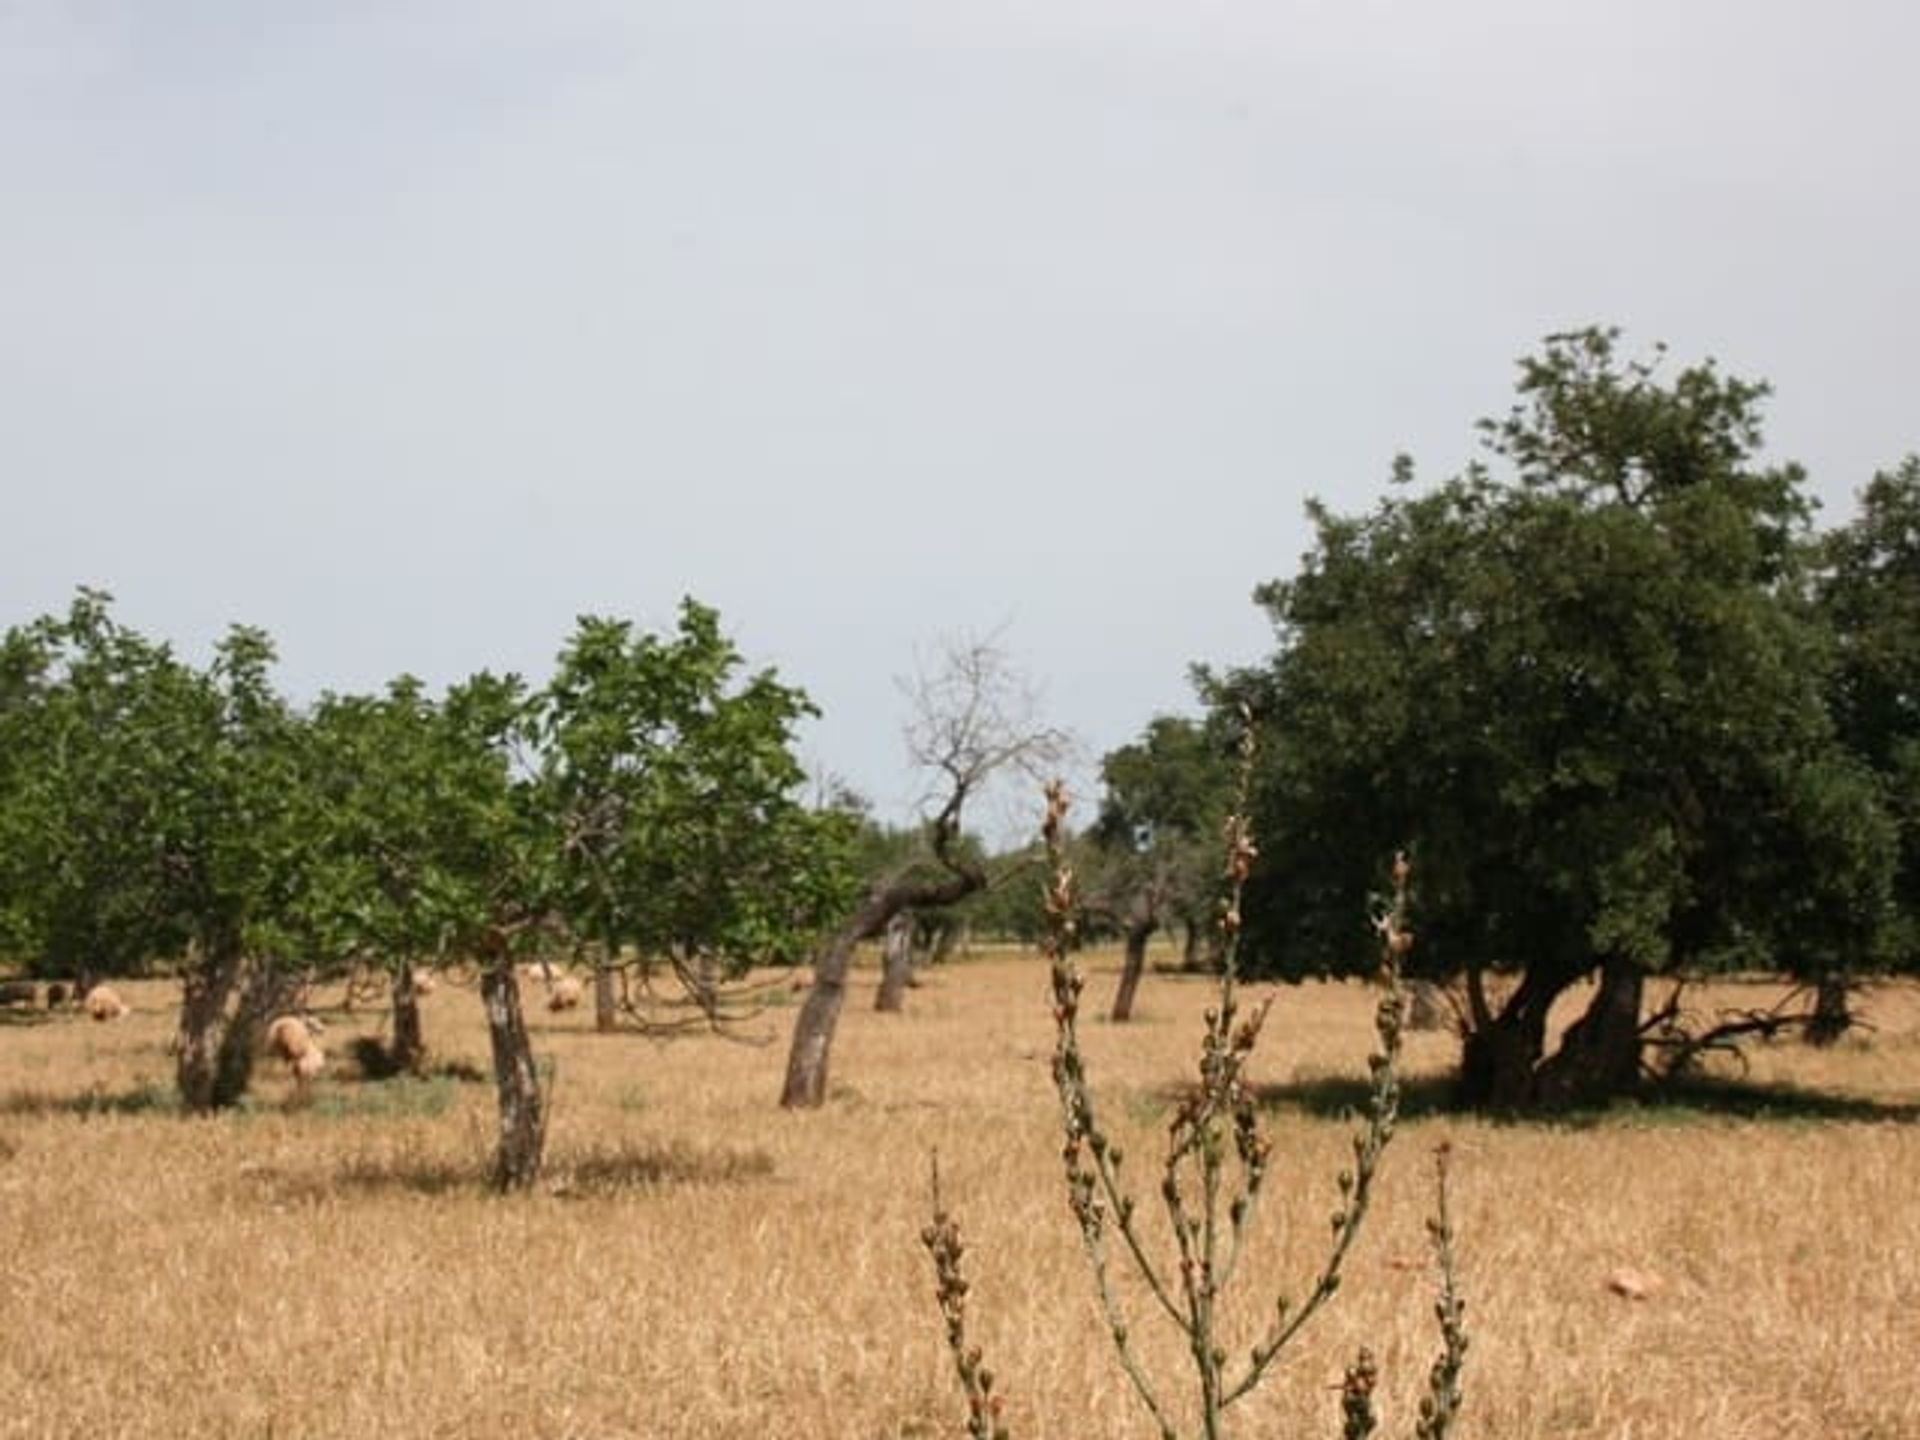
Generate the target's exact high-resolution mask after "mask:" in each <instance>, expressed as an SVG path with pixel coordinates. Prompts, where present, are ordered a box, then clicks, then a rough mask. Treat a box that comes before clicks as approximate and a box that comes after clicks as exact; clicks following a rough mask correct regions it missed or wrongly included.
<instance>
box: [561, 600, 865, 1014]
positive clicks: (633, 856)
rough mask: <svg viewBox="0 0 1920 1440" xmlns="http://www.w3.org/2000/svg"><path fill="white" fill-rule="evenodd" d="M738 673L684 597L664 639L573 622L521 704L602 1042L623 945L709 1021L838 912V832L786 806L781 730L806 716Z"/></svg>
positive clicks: (566, 911)
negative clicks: (725, 983) (757, 965)
mask: <svg viewBox="0 0 1920 1440" xmlns="http://www.w3.org/2000/svg"><path fill="white" fill-rule="evenodd" d="M741 664H742V657H741V655H740V653H739V651H738V650H737V649H736V648H735V647H734V645H733V644H732V642H731V641H730V640H728V639H727V638H726V636H725V635H724V634H723V633H722V631H721V629H720V621H719V616H718V614H717V613H716V612H715V611H713V610H712V609H710V608H708V607H706V606H704V605H700V604H698V603H697V602H695V601H692V600H688V601H686V602H684V603H683V605H682V607H681V612H680V624H679V630H678V633H677V634H675V635H674V636H672V637H662V636H656V635H652V634H647V633H637V632H636V631H635V630H634V628H633V626H632V625H630V624H629V623H627V622H625V621H617V620H608V619H600V618H596V617H592V616H587V617H583V618H582V619H581V621H580V622H579V625H578V627H577V628H576V630H575V632H574V636H573V638H572V639H571V640H570V641H569V643H568V645H567V646H566V648H565V649H564V650H563V651H562V652H561V655H560V659H559V663H558V665H557V667H556V670H555V673H554V676H553V678H552V680H551V681H550V682H549V683H548V685H547V686H546V688H545V689H544V690H542V691H541V692H540V693H539V694H537V695H536V696H535V697H534V701H533V707H532V727H531V732H530V733H531V737H532V739H533V742H534V746H535V753H536V754H537V757H538V761H537V771H536V777H535V793H536V796H537V799H538V803H539V805H540V806H541V808H542V810H543V812H544V813H545V814H546V815H547V817H548V823H549V824H550V825H551V826H552V828H553V829H554V831H555V834H556V836H557V839H558V844H559V849H558V853H557V856H556V862H557V863H556V868H555V874H554V882H555V889H554V894H553V897H552V901H553V907H554V909H555V910H556V911H557V912H558V913H560V914H563V915H564V916H565V917H566V919H567V923H568V926H569V928H570V929H572V930H573V932H574V933H575V934H576V935H578V936H580V937H582V938H584V939H587V940H590V941H592V942H594V943H596V944H597V946H598V948H599V957H600V958H599V960H598V962H597V969H596V985H595V992H596V1002H595V1008H596V1023H598V1025H599V1026H600V1028H602V1029H609V1028H612V1025H613V1023H614V1011H615V996H614V983H613V982H614V978H615V974H616V972H618V971H619V970H621V968H622V967H623V961H622V959H621V955H622V950H623V948H624V947H627V946H631V947H632V948H633V949H634V951H635V956H636V958H635V960H634V961H633V962H632V963H633V964H634V965H635V966H637V967H638V968H639V970H640V972H641V975H642V978H643V980H644V979H645V978H646V977H648V976H649V975H650V974H651V972H652V968H653V966H654V964H655V962H663V963H664V964H665V965H666V966H667V968H668V969H669V970H670V971H671V972H672V974H673V975H674V977H675V979H676V981H677V982H678V984H679V987H680V989H681V990H682V991H683V992H684V993H685V994H686V995H687V996H689V997H691V998H692V999H693V1000H694V1001H695V1003H696V1005H697V1007H698V1008H699V1010H700V1011H701V1013H702V1014H703V1015H704V1016H706V1017H707V1018H708V1019H709V1020H711V1019H714V1018H716V1017H718V1015H719V1013H720V1012H719V1010H718V1008H717V1007H718V1003H719V1000H720V995H719V991H718V989H717V984H718V982H719V981H721V980H723V979H724V978H726V977H728V976H731V975H735V974H738V973H739V972H740V971H741V970H743V969H744V968H745V967H746V966H747V965H748V964H750V963H752V962H754V961H760V960H766V959H769V958H776V957H780V956H783V955H787V954H790V953H792V952H793V951H794V950H795V949H797V948H798V947H799V946H801V945H803V944H804V942H805V939H806V937H808V936H810V935H811V934H813V933H814V932H815V931H817V929H818V928H819V926H820V925H821V924H822V923H823V916H824V915H825V914H826V913H827V912H829V911H830V910H832V909H833V908H835V907H837V906H838V905H840V904H843V903H844V900H845V896H846V893H847V889H848V877H847V869H846V864H845V853H844V852H845V846H844V844H843V843H842V840H843V836H842V834H841V832H842V830H843V829H844V826H843V825H842V824H841V821H840V819H839V817H837V816H834V815H832V814H831V813H827V812H821V811H816V810H812V809H809V808H808V807H807V806H806V805H804V804H803V803H802V802H801V799H800V798H799V797H800V792H801V789H802V786H803V781H804V779H805V774H804V771H803V770H802V768H801V766H800V763H799V761H798V760H797V759H796V757H795V755H794V753H793V745H794V732H795V729H796V727H797V726H798V725H799V723H800V721H801V720H802V719H803V718H804V717H806V716H808V715H811V714H813V713H815V712H814V709H813V706H812V704H811V703H810V702H809V701H808V699H807V697H806V695H805V694H804V693H803V692H802V691H800V690H798V689H795V688H792V687H790V686H787V685H783V684H782V683H780V681H779V679H778V678H777V677H776V676H775V674H774V672H772V671H771V670H764V671H760V672H758V673H756V674H753V675H750V676H746V677H745V678H744V679H743V678H741V677H740V674H739V671H740V667H741ZM629 1006H630V1008H636V1009H637V1007H635V1006H633V1005H632V1002H631V1001H629Z"/></svg>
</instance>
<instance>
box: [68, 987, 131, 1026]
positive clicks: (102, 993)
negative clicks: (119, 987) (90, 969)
mask: <svg viewBox="0 0 1920 1440" xmlns="http://www.w3.org/2000/svg"><path fill="white" fill-rule="evenodd" d="M80 1008H81V1009H83V1010H85V1011H86V1012H87V1014H88V1015H89V1016H91V1017H92V1018H93V1019H95V1020H100V1021H107V1020H118V1019H120V1018H121V1017H122V1016H124V1015H127V1014H129V1013H130V1007H129V1006H128V1005H127V1002H126V1001H124V1000H122V999H121V998H120V996H119V994H118V993H117V992H116V991H115V990H114V989H113V987H112V986H110V985H96V986H94V987H93V989H91V990H89V991H88V992H87V998H86V999H85V1000H83V1001H82V1002H81V1006H80Z"/></svg>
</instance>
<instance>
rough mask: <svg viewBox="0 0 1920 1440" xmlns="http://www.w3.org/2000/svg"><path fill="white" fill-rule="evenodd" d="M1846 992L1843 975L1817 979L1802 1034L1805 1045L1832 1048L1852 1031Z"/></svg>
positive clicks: (1851, 1016) (1823, 976)
mask: <svg viewBox="0 0 1920 1440" xmlns="http://www.w3.org/2000/svg"><path fill="white" fill-rule="evenodd" d="M1848 988H1849V987H1848V985H1847V977H1846V976H1845V975H1840V974H1827V975H1822V976H1821V977H1820V983H1819V988H1818V989H1817V990H1816V991H1815V992H1814V1001H1813V1016H1812V1018H1811V1019H1809V1020H1808V1021H1807V1028H1806V1029H1805V1030H1804V1031H1803V1032H1802V1033H1803V1035H1804V1036H1805V1038H1806V1042H1807V1043H1808V1044H1809V1045H1822V1046H1825V1045H1832V1044H1833V1043H1834V1042H1836V1041H1837V1040H1839V1038H1840V1037H1841V1036H1842V1035H1844V1034H1846V1033H1847V1031H1848V1030H1850V1029H1852V1028H1853V1008H1852V1006H1851V1005H1850V1004H1849V997H1848Z"/></svg>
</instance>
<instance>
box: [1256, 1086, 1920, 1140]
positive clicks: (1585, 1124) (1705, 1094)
mask: <svg viewBox="0 0 1920 1440" xmlns="http://www.w3.org/2000/svg"><path fill="white" fill-rule="evenodd" d="M1367 1095H1368V1091H1367V1083H1366V1081H1365V1080H1363V1079H1360V1078H1358V1077H1355V1076H1346V1075H1339V1076H1333V1075H1329V1076H1311V1077H1307V1078H1304V1079H1297V1080H1294V1081H1291V1082H1288V1083H1286V1084H1279V1085H1265V1086H1261V1087H1260V1088H1259V1090H1258V1091H1257V1096H1256V1098H1257V1099H1258V1101H1259V1103H1260V1104H1261V1105H1263V1106H1266V1107H1269V1108H1274V1109H1286V1110H1297V1111H1300V1112H1303V1113H1305V1114H1308V1115H1315V1116H1319V1117H1321V1118H1323V1119H1333V1118H1338V1117H1342V1116H1347V1115H1358V1114H1360V1113H1361V1112H1362V1111H1363V1110H1365V1108H1366V1104H1367ZM1475 1113H1479V1114H1482V1115H1484V1118H1486V1119H1488V1120H1491V1121H1493V1122H1494V1123H1496V1124H1510V1125H1537V1126H1546V1127H1557V1128H1563V1129H1587V1128H1591V1127H1593V1126H1597V1125H1686V1124H1691V1123H1693V1122H1695V1121H1698V1120H1702V1119H1710V1118H1733V1119H1739V1120H1765V1121H1780V1122H1787V1123H1810V1122H1830V1123H1851V1124H1884V1123H1907V1124H1910V1123H1912V1122H1914V1121H1916V1120H1920V1102H1914V1101H1899V1100H1876V1099H1873V1098H1872V1097H1870V1096H1863V1095H1844V1094H1836V1093H1835V1092H1833V1091H1829V1090H1810V1089H1807V1088H1805V1087H1803V1086H1799V1085H1792V1084H1786V1083H1782V1082H1777V1081H1775V1082H1764V1083H1763V1082H1759V1081H1751V1080H1736V1079H1715V1078H1708V1077H1704V1076H1701V1077H1693V1078H1689V1079H1683V1080H1670V1081H1667V1082H1665V1083H1664V1084H1658V1085H1651V1086H1648V1087H1647V1088H1646V1089H1644V1090H1642V1091H1640V1092H1639V1093H1638V1094H1635V1095H1632V1096H1626V1097H1623V1098H1621V1099H1619V1100H1616V1101H1615V1102H1614V1103H1612V1104H1611V1105H1603V1106H1588V1107H1585V1108H1581V1109H1573V1110H1552V1111H1540V1112H1535V1113H1523V1112H1511V1111H1508V1112H1475V1111H1473V1110H1472V1109H1471V1108H1470V1107H1467V1106H1464V1105H1460V1104H1458V1103H1457V1102H1456V1101H1455V1099H1454V1085H1453V1080H1452V1078H1451V1077H1449V1076H1445V1075H1416V1076H1411V1077H1407V1078H1404V1079H1402V1081H1401V1082H1400V1114H1401V1117H1402V1118H1403V1119H1408V1120H1418V1119H1421V1118H1423V1117H1426V1116H1434V1115H1468V1114H1475Z"/></svg>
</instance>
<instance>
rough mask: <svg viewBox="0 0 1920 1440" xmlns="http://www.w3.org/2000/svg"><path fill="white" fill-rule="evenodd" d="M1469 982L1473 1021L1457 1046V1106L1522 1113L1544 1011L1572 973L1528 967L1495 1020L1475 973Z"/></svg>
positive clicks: (1541, 1047) (1540, 1044)
mask: <svg viewBox="0 0 1920 1440" xmlns="http://www.w3.org/2000/svg"><path fill="white" fill-rule="evenodd" d="M1470 978H1471V979H1472V982H1473V993H1474V996H1475V1001H1474V1011H1475V1020H1474V1024H1473V1027H1472V1029H1471V1030H1469V1031H1468V1032H1467V1034H1466V1035H1465V1036H1464V1037H1462V1039H1461V1044H1460V1084H1459V1098H1460V1101H1461V1103H1462V1104H1465V1105H1469V1106H1472V1107H1474V1108H1476V1109H1481V1110H1494V1111H1512V1110H1525V1109H1528V1108H1530V1107H1531V1106H1532V1105H1533V1104H1534V1100H1535V1095H1534V1082H1535V1078H1536V1075H1537V1072H1538V1070H1539V1067H1540V1059H1541V1056H1542V1055H1544V1054H1545V1053H1546V1045H1547V1015H1548V1012H1549V1011H1551V1010H1552V1009H1553V1002H1554V1000H1555V999H1557V998H1558V997H1559V995H1560V993H1561V992H1562V991H1563V990H1565V989H1566V988H1567V987H1568V986H1569V985H1571V984H1572V983H1573V982H1574V980H1576V979H1577V978H1579V977H1578V972H1577V971H1572V970H1563V969H1559V968H1557V967H1551V966H1548V965H1544V964H1536V965H1534V966H1533V967H1531V968H1530V969H1529V970H1528V971H1527V973H1526V974H1525V975H1524V976H1522V977H1521V980H1520V985H1519V988H1518V989H1516V990H1515V991H1514V992H1513V994H1512V995H1511V996H1509V997H1508V999H1507V1003H1506V1004H1505V1005H1503V1006H1502V1007H1501V1008H1500V1013H1499V1014H1498V1015H1493V1014H1490V1013H1488V1012H1487V1008H1486V1001H1485V999H1484V996H1483V995H1482V994H1481V991H1480V987H1479V981H1478V976H1477V973H1476V974H1475V975H1473V976H1472V977H1470Z"/></svg>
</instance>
